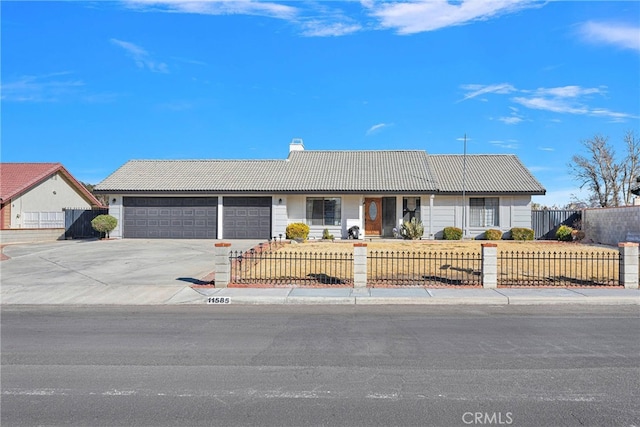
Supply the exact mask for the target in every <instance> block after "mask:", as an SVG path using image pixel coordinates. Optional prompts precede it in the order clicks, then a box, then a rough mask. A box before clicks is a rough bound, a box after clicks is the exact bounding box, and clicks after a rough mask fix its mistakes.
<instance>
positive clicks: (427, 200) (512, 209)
mask: <svg viewBox="0 0 640 427" xmlns="http://www.w3.org/2000/svg"><path fill="white" fill-rule="evenodd" d="M45 191H46V190H45ZM50 191H52V190H50ZM139 196H144V195H139ZM149 196H156V197H157V196H158V195H149ZM207 196H209V197H218V201H219V206H218V208H219V210H218V218H219V219H220V223H219V224H218V236H221V235H223V234H222V221H221V219H222V206H221V204H222V198H223V196H222V195H216V194H210V195H207ZM313 197H340V198H341V199H342V212H341V215H342V220H341V225H339V226H311V227H310V229H311V230H310V233H309V236H310V237H311V238H315V239H320V238H322V233H323V231H324V229H325V228H326V229H328V230H329V232H330V233H331V234H333V235H334V236H335V237H336V238H346V236H347V230H348V228H349V227H351V226H353V225H357V226H359V227H360V231H361V233H360V234H361V236H362V235H363V231H364V220H363V218H364V211H363V206H362V203H363V201H364V196H361V195H332V194H326V195H317V196H316V195H314V196H313ZM403 197H404V196H397V200H396V206H397V212H396V218H397V219H398V224H399V225H400V223H401V221H402V199H403ZM474 197H476V196H475V195H474ZM477 197H482V196H477ZM487 197H495V196H487ZM306 199H307V195H290V194H289V195H274V196H273V199H272V233H273V236H276V237H277V236H279V235H280V234H282V236H283V238H284V236H285V234H286V228H287V225H288V224H291V223H296V222H301V223H306ZM281 200H282V201H281ZM467 203H468V197H467ZM78 204H79V201H76V202H73V203H71V204H70V205H69V204H66V206H65V207H69V206H76V205H77V206H78V207H83V206H86V202H85V204H84V205H78ZM465 211H466V214H467V224H468V223H469V222H468V217H469V208H468V204H467V209H466V210H465ZM122 212H123V208H122V195H117V194H116V195H110V196H109V214H110V215H112V216H114V217H115V218H116V219H117V220H118V225H117V227H116V229H115V230H113V232H111V236H112V237H116V238H119V237H122ZM462 212H463V209H462V197H461V196H442V195H435V196H434V197H433V198H431V196H430V195H423V196H421V197H420V214H421V219H422V223H423V225H424V228H425V232H424V236H423V238H426V239H429V238H436V239H441V238H442V231H443V229H444V228H445V227H458V228H462ZM514 227H524V228H531V197H530V196H526V195H523V196H501V197H500V227H499V229H500V230H501V231H503V232H507V231H509V230H510V229H511V228H514ZM468 231H469V237H476V238H477V237H481V235H482V233H484V231H486V228H469V230H468Z"/></svg>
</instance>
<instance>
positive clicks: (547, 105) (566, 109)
mask: <svg viewBox="0 0 640 427" xmlns="http://www.w3.org/2000/svg"><path fill="white" fill-rule="evenodd" d="M512 101H514V102H517V103H518V104H520V105H522V106H524V107H527V108H531V109H534V110H547V111H553V112H554V113H571V114H587V113H588V112H589V110H588V109H587V108H585V107H580V106H576V105H572V103H569V102H567V101H565V100H563V99H558V98H541V97H533V98H525V97H519V96H518V97H515V98H513V99H512Z"/></svg>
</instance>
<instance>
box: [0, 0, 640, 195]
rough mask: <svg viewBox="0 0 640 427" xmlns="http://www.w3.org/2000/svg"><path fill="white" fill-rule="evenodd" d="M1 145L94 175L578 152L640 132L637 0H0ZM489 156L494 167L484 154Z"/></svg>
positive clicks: (532, 160)
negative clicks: (307, 154) (215, 163)
mask: <svg viewBox="0 0 640 427" xmlns="http://www.w3.org/2000/svg"><path fill="white" fill-rule="evenodd" d="M0 8H1V14H2V15H1V19H2V51H1V55H2V58H1V59H2V70H1V71H2V87H1V93H2V123H1V125H2V151H1V154H2V161H4V162H19V161H20V162H61V163H62V164H63V165H64V166H65V167H66V168H67V169H68V170H69V171H70V172H71V173H72V174H73V175H74V176H75V177H76V178H77V179H79V180H81V181H84V182H89V183H93V184H97V183H98V182H100V181H101V180H102V179H104V178H106V177H107V176H108V175H109V174H110V173H111V172H113V171H114V170H115V169H117V168H118V167H119V166H121V165H122V164H123V163H125V162H126V161H128V160H130V159H202V158H206V159H216V158H217V159H263V158H265V159H284V158H286V156H287V154H288V144H289V142H290V141H291V139H292V138H303V139H304V144H305V148H306V149H311V150H332V149H339V150H344V149H349V150H365V149H424V150H426V151H428V152H429V153H434V154H440V153H444V154H453V153H462V152H463V142H462V137H463V136H464V135H465V134H466V135H467V137H468V141H467V152H468V153H470V154H480V153H507V154H516V155H517V156H518V157H519V158H520V159H521V160H522V162H523V163H524V164H525V165H526V166H527V167H528V168H529V169H530V170H531V171H532V172H533V173H534V175H535V176H536V177H537V178H538V180H539V181H540V182H541V183H542V184H543V185H544V186H545V188H546V189H547V192H548V195H547V196H544V197H535V198H534V201H537V202H540V203H543V204H547V205H554V204H556V205H560V206H562V205H564V204H566V203H568V202H569V201H570V199H571V194H579V191H578V184H577V183H576V182H574V181H573V180H572V178H571V176H570V175H569V168H568V166H567V164H568V163H569V161H570V159H571V156H573V155H574V154H579V153H583V151H582V146H581V144H580V142H581V141H582V140H584V139H587V138H591V137H593V136H594V135H595V134H602V135H605V136H608V137H609V138H610V142H611V143H612V145H613V146H614V147H615V148H616V150H617V152H618V153H619V154H622V153H623V151H624V144H623V139H622V138H623V135H624V133H625V132H626V131H628V130H631V131H634V132H636V134H637V135H640V2H635V1H634V2H631V1H630V2H620V1H617V2H611V1H606V2H582V1H580V2H578V1H576V2H573V1H572V2H545V3H541V2H527V1H511V0H495V1H451V2H446V1H435V0H433V1H426V2H378V1H369V0H366V1H362V2H355V1H351V2H339V1H304V2H303V1H288V2H267V1H262V2H252V1H208V2H194V1H182V0H171V1H168V0H167V1H153V0H145V1H120V2H118V1H111V2H107V1H94V2H80V1H70V2H32V1H24V2H10V1H9V2H8V1H2V2H1V3H0ZM489 173H490V171H489Z"/></svg>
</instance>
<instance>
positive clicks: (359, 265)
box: [353, 243, 367, 288]
mask: <svg viewBox="0 0 640 427" xmlns="http://www.w3.org/2000/svg"><path fill="white" fill-rule="evenodd" d="M353 287H354V288H366V287H367V244H366V243H354V244H353Z"/></svg>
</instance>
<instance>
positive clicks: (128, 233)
mask: <svg viewBox="0 0 640 427" xmlns="http://www.w3.org/2000/svg"><path fill="white" fill-rule="evenodd" d="M123 205H124V221H123V226H124V237H125V238H128V237H134V238H151V239H154V238H162V239H168V238H174V239H193V238H198V239H215V238H216V231H217V211H218V209H217V206H218V199H217V198H216V197H125V198H124V199H123Z"/></svg>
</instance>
